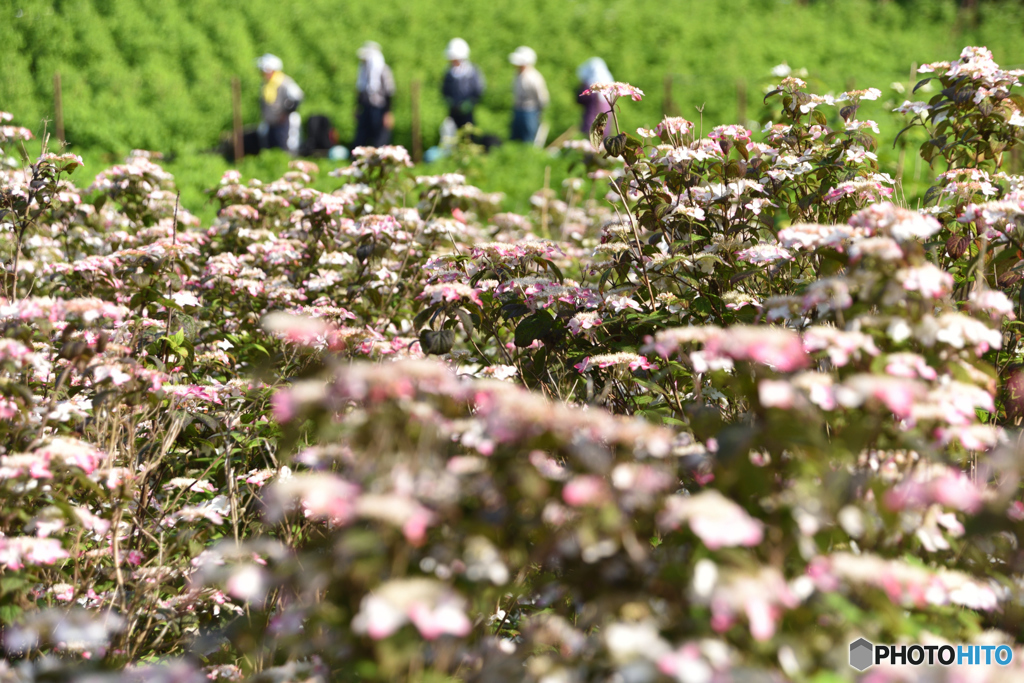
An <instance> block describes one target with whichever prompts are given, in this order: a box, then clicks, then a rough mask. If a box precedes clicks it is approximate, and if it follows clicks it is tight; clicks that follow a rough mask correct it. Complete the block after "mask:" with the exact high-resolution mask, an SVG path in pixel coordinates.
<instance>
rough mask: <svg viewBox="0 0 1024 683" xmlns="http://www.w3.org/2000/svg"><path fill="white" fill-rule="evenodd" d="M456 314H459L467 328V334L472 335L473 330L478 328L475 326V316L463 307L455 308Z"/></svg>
mask: <svg viewBox="0 0 1024 683" xmlns="http://www.w3.org/2000/svg"><path fill="white" fill-rule="evenodd" d="M455 315H457V316H459V320H460V321H461V322H462V326H463V327H464V328H465V329H466V336H467V337H472V336H473V331H474V330H475V329H476V328H475V327H474V326H473V316H472V314H471V313H470V312H469V311H466V310H464V309H461V308H457V309H455Z"/></svg>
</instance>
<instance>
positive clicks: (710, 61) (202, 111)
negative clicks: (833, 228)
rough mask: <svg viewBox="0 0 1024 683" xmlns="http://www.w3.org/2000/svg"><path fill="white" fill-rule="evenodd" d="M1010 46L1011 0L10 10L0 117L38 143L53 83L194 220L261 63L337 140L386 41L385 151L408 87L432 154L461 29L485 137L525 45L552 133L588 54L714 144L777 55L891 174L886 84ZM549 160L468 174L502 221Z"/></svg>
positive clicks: (1005, 58)
mask: <svg viewBox="0 0 1024 683" xmlns="http://www.w3.org/2000/svg"><path fill="white" fill-rule="evenodd" d="M1021 35H1024V3H1021V2H1019V0H1012V1H1007V0H803V1H801V0H716V1H714V2H709V1H707V0H674V1H672V0H668V1H666V0H561V1H560V2H547V1H546V0H519V1H517V2H500V1H495V0H463V1H461V2H458V3H451V2H437V1H432V2H416V3H412V2H408V0H374V1H373V2H367V1H365V0H358V1H351V2H338V1H337V0H302V1H300V2H299V1H297V2H281V1H280V0H246V1H245V2H223V0H4V1H3V2H0V59H2V64H3V68H2V69H0V109H2V110H5V111H10V112H12V113H14V114H15V116H16V121H15V123H18V124H20V125H25V126H27V127H29V128H31V129H32V130H33V131H35V132H36V133H37V134H39V133H40V132H41V131H42V130H43V125H44V121H49V122H50V123H49V129H50V130H51V131H52V130H53V123H52V122H53V119H54V74H55V73H58V72H59V73H60V75H61V82H62V91H63V120H64V127H65V131H66V138H67V140H68V144H69V151H72V152H75V153H78V154H81V155H83V157H84V158H85V160H86V162H87V169H86V171H87V173H95V172H98V171H99V170H101V168H102V167H103V166H105V165H108V164H110V163H114V162H116V161H119V160H120V159H121V158H122V157H123V156H124V154H125V153H126V152H127V151H129V150H130V149H132V148H145V149H152V150H158V151H161V152H164V153H165V154H167V155H169V160H170V161H169V163H168V164H167V167H168V169H169V170H170V171H171V172H172V173H175V175H176V177H177V180H178V183H179V186H180V187H181V189H182V201H183V203H185V204H186V206H189V207H190V208H192V209H193V210H194V211H196V212H199V213H201V214H202V213H204V209H203V208H202V206H201V204H202V202H203V201H204V199H203V196H202V194H201V190H202V188H203V187H207V186H209V185H212V184H214V183H215V182H216V180H217V178H218V177H219V174H220V173H221V172H222V171H223V170H225V169H226V168H228V167H229V164H228V163H227V162H225V161H224V160H223V159H222V158H220V157H219V156H216V155H215V154H212V153H208V151H209V150H212V149H214V148H215V147H216V146H217V144H218V142H219V141H220V140H221V139H222V138H223V137H224V136H226V135H228V134H229V133H230V130H231V121H232V106H231V80H232V78H233V77H236V76H237V77H238V78H240V79H241V86H242V108H243V118H244V120H245V122H246V123H247V124H255V123H256V122H257V121H258V118H259V114H258V108H257V104H256V97H257V89H258V87H259V85H260V75H259V73H258V72H257V70H256V68H255V65H254V60H255V58H256V57H257V56H259V55H260V54H262V53H264V52H273V53H275V54H277V55H279V56H280V57H281V58H282V59H283V60H284V64H285V72H286V73H288V74H289V75H291V76H292V77H294V78H295V80H296V81H297V82H298V83H299V84H300V86H301V87H302V88H303V89H304V90H305V92H306V95H307V99H306V101H305V103H304V104H303V107H302V109H301V111H302V113H303V116H304V118H308V117H309V116H310V115H311V114H317V113H322V114H326V115H328V116H329V117H330V118H331V119H332V121H333V122H334V124H335V126H336V127H337V128H338V131H339V133H340V136H341V139H342V141H343V142H347V141H348V140H349V139H350V138H351V136H352V134H353V132H354V119H353V115H352V111H353V100H354V89H355V79H356V72H357V68H358V62H357V59H356V56H355V50H356V48H357V47H358V46H359V45H360V44H361V43H362V42H363V41H364V40H376V41H378V42H379V43H381V44H382V46H383V49H384V54H385V56H386V58H387V60H388V63H389V64H390V65H391V67H392V69H393V70H394V74H395V78H396V81H397V86H398V93H397V95H396V98H395V114H396V130H395V143H396V144H401V145H405V146H410V145H411V142H412V133H411V97H410V91H411V86H412V83H413V82H414V81H417V82H419V83H420V84H421V96H420V110H421V117H422V132H423V144H424V147H428V146H430V145H432V144H436V142H437V139H438V133H437V129H438V126H439V124H440V122H441V120H442V118H443V117H444V115H445V107H444V103H443V100H442V98H441V95H440V82H441V78H442V76H443V73H444V70H445V68H446V63H445V61H444V56H443V52H444V47H445V44H446V43H447V42H448V40H449V39H450V38H452V37H455V36H461V37H463V38H465V39H466V40H467V41H468V42H469V44H470V46H471V48H472V60H473V61H474V62H476V63H477V64H478V65H479V66H480V67H481V68H482V69H483V71H484V74H485V76H486V78H487V80H488V91H487V93H486V95H485V97H484V100H483V102H482V104H481V106H480V108H479V109H478V116H477V120H478V123H479V124H480V126H481V127H482V128H483V129H484V131H486V132H488V133H494V134H498V135H501V136H505V135H506V134H507V128H508V121H509V118H510V107H511V103H512V93H511V81H512V77H513V75H514V73H513V68H512V67H511V66H510V65H509V64H508V60H507V57H508V54H509V53H510V52H511V51H512V50H513V49H515V47H516V46H518V45H530V46H531V47H533V48H534V49H535V50H536V51H537V53H538V55H539V61H538V68H539V69H540V70H541V72H542V73H543V74H544V76H545V78H546V79H547V82H548V86H549V89H550V91H551V99H552V102H551V107H550V109H549V110H548V112H547V113H546V120H547V121H548V123H549V124H550V131H551V132H550V136H549V139H553V138H554V137H556V136H558V135H560V134H561V133H562V132H563V131H566V130H568V129H570V128H571V127H573V126H576V125H578V119H579V110H578V106H577V105H576V102H575V87H576V75H575V72H576V67H577V66H578V65H579V64H580V63H581V62H583V61H584V60H585V59H587V58H588V57H590V56H594V55H597V56H601V57H603V58H604V59H605V60H606V61H607V62H608V64H609V67H610V68H611V70H612V73H613V74H614V75H615V77H616V79H618V80H622V81H626V82H629V83H632V84H634V85H636V86H638V87H640V88H642V89H643V90H645V91H646V93H647V97H646V98H645V99H644V101H643V102H641V103H629V104H627V105H626V106H624V107H623V109H624V116H623V120H624V124H625V126H626V128H627V129H629V130H633V129H635V128H636V126H638V125H645V126H652V125H653V124H655V123H656V122H657V121H658V120H659V119H660V118H661V116H662V114H663V113H665V112H668V113H673V114H678V115H682V116H684V117H686V118H688V119H691V120H693V121H696V122H701V121H702V122H703V130H704V131H705V132H707V130H709V129H710V128H711V127H713V126H715V125H719V124H723V123H736V122H740V123H745V124H746V125H748V126H750V127H754V126H756V125H757V122H758V120H759V119H763V118H764V116H765V115H766V113H767V112H766V110H764V108H763V107H762V105H761V98H762V95H763V91H764V88H765V87H766V86H767V85H768V84H769V83H771V82H777V79H773V78H772V76H771V69H772V67H774V66H775V65H778V64H780V63H782V62H786V63H788V64H789V65H790V66H791V67H793V68H794V69H799V68H806V69H807V70H808V72H809V76H808V78H807V79H806V80H808V81H809V82H810V83H811V86H812V90H814V91H816V92H822V93H823V92H835V93H838V92H841V91H842V90H844V89H847V88H851V87H857V88H866V87H878V88H880V89H881V90H882V91H883V93H884V96H883V98H882V99H881V100H880V101H878V102H868V103H865V106H864V107H863V108H862V111H861V114H860V118H874V119H877V120H878V121H879V123H880V124H881V126H882V135H881V136H880V140H881V141H882V149H880V150H879V154H880V156H881V161H882V163H883V170H886V171H889V172H890V173H895V170H896V166H897V164H898V163H899V150H891V149H889V147H890V146H891V144H892V143H891V141H892V139H893V137H894V136H895V133H896V131H898V130H899V128H900V127H902V126H901V125H900V123H901V121H900V119H899V117H896V116H890V115H889V113H888V112H889V110H891V109H892V107H893V106H895V105H898V104H900V103H901V102H902V101H903V99H904V98H905V95H904V94H901V93H899V92H898V91H897V90H895V89H894V88H893V87H892V84H907V83H908V82H909V81H910V79H911V68H912V66H913V65H914V64H920V63H923V62H929V61H937V60H951V59H955V58H956V56H957V55H958V54H959V52H960V49H961V48H962V47H963V46H965V45H985V46H988V47H989V48H990V49H991V50H992V51H993V53H994V56H995V59H996V61H997V62H999V63H1000V64H1001V65H1002V66H1004V67H1013V66H1021V65H1024V41H1022V40H1021ZM908 92H909V90H908ZM698 108H702V109H703V113H700V112H699V111H698ZM887 141H888V142H887ZM910 142H911V143H913V140H911V141H910ZM908 156H910V158H911V161H909V162H907V163H908V175H909V174H910V173H911V172H913V173H915V174H916V175H917V176H920V175H921V173H922V170H921V169H920V168H919V167H917V168H914V169H911V166H912V165H913V164H914V162H913V160H912V159H913V158H914V157H916V148H911V149H909V154H908ZM285 163H286V157H284V155H283V154H272V155H266V154H264V155H261V157H259V158H256V159H247V160H245V161H244V162H243V163H242V164H241V170H242V171H243V173H245V174H246V175H250V176H256V177H266V178H269V177H272V176H276V175H278V174H280V172H281V171H282V170H283V168H284V166H285ZM451 166H452V163H451V162H448V164H447V165H445V164H443V163H442V164H441V166H440V167H437V166H436V165H435V168H437V169H438V170H440V169H441V168H443V169H444V170H448V169H449V168H450V167H451ZM547 166H550V167H551V178H552V184H555V183H558V182H560V180H561V178H562V177H564V175H565V172H566V169H567V166H568V161H566V160H564V159H551V158H550V157H548V156H546V155H544V154H543V153H539V152H536V153H535V152H534V151H532V150H530V151H527V150H521V149H511V148H507V149H505V150H503V151H501V152H499V153H498V154H496V155H492V156H491V157H490V158H488V159H486V160H482V161H480V162H479V163H476V164H475V165H474V167H473V168H471V169H470V171H471V174H470V175H471V177H470V181H471V182H473V183H475V184H477V185H479V186H480V187H482V188H483V189H485V190H502V191H505V192H506V193H508V195H509V199H508V207H507V208H509V209H511V210H525V208H526V205H525V204H526V202H527V198H528V196H529V193H530V192H532V191H533V190H535V189H537V188H539V187H540V186H541V184H542V183H543V177H544V172H545V171H544V169H545V167H547ZM434 170H435V169H433V168H432V169H430V171H429V172H433V171H434ZM926 175H929V174H927V173H926ZM911 183H912V179H911ZM908 194H910V191H908ZM210 210H211V209H206V211H210Z"/></svg>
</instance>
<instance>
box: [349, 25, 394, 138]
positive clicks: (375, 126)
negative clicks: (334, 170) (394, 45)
mask: <svg viewBox="0 0 1024 683" xmlns="http://www.w3.org/2000/svg"><path fill="white" fill-rule="evenodd" d="M356 56H357V57H359V76H358V77H357V79H356V91H357V99H356V137H355V140H354V141H353V142H352V146H353V147H383V146H385V145H389V144H391V131H392V130H393V129H394V127H395V117H394V115H393V114H392V113H391V98H392V97H394V95H395V77H394V76H393V75H392V74H391V67H389V66H388V65H387V63H386V62H385V61H384V53H383V52H381V48H380V45H379V44H377V43H375V42H373V41H372V40H368V41H366V42H365V43H363V46H362V47H360V48H359V49H358V50H356Z"/></svg>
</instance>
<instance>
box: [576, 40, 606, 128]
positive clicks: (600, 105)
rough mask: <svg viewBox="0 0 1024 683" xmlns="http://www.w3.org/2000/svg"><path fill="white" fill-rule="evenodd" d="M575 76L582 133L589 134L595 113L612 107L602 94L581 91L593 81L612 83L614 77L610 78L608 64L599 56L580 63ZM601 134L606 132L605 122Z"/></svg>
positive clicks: (592, 83)
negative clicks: (580, 107) (578, 82)
mask: <svg viewBox="0 0 1024 683" xmlns="http://www.w3.org/2000/svg"><path fill="white" fill-rule="evenodd" d="M576 77H577V78H579V79H580V84H579V87H578V88H577V90H576V101H577V102H578V103H579V104H581V105H582V106H583V125H582V130H583V134H584V135H590V129H591V127H592V126H593V125H594V120H595V119H596V118H597V115H598V114H600V113H602V112H604V113H607V112H610V111H611V109H612V107H611V105H610V104H608V100H607V99H606V98H605V97H603V96H602V95H598V94H596V93H591V94H588V95H584V94H583V93H584V92H586V90H587V89H588V88H590V86H592V85H594V84H595V83H614V82H615V79H614V78H612V74H611V72H610V71H609V70H608V65H607V64H605V63H604V60H603V59H601V58H600V57H591V58H590V59H588V60H587V61H585V62H583V63H582V64H580V67H579V68H578V69H576ZM602 134H603V135H607V134H608V124H607V123H605V128H604V131H602Z"/></svg>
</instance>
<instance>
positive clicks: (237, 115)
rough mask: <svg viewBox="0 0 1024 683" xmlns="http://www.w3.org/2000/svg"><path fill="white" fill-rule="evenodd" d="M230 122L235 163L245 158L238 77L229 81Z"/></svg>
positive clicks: (239, 81) (240, 86)
mask: <svg viewBox="0 0 1024 683" xmlns="http://www.w3.org/2000/svg"><path fill="white" fill-rule="evenodd" d="M231 120H232V125H233V128H234V141H235V163H238V162H239V161H240V160H241V159H242V157H243V156H245V143H244V141H243V138H242V81H241V80H239V78H238V76H235V77H234V78H232V79H231Z"/></svg>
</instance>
